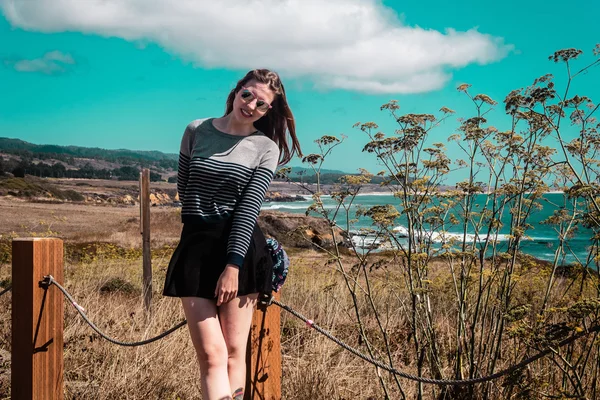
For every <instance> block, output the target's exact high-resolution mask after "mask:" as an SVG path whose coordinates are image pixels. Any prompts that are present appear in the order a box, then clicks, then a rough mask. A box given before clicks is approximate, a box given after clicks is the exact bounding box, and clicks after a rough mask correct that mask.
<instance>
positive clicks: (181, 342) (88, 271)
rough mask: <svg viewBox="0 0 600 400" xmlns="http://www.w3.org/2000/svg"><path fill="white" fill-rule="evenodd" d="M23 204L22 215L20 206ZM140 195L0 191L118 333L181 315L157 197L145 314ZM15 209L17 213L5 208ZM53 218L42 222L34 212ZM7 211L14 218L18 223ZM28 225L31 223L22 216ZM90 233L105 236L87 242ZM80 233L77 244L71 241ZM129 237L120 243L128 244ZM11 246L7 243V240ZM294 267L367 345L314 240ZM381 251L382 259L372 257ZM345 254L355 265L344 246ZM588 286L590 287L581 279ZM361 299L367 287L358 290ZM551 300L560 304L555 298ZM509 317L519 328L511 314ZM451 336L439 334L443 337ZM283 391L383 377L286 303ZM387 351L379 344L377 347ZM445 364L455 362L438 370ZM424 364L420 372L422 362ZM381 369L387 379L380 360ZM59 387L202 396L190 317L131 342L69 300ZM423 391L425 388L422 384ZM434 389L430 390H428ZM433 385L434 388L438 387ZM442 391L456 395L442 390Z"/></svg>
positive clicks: (401, 296)
mask: <svg viewBox="0 0 600 400" xmlns="http://www.w3.org/2000/svg"><path fill="white" fill-rule="evenodd" d="M17 210H18V213H19V214H18V216H17V214H16V211H17ZM137 212H138V211H137V208H136V207H106V206H84V205H73V204H37V203H27V202H18V203H15V202H11V201H6V200H0V215H1V216H2V220H3V221H2V222H3V224H2V230H3V234H5V233H9V232H12V231H15V232H18V233H19V234H20V235H28V234H33V233H34V232H35V233H36V234H40V233H43V232H44V231H45V232H46V233H48V232H51V233H54V234H57V235H58V236H60V237H63V238H64V239H65V240H66V241H67V248H70V249H78V252H75V251H73V250H69V251H70V252H69V254H67V261H66V265H65V286H66V288H67V289H68V290H69V291H70V292H71V293H72V294H73V296H74V297H75V298H76V299H77V301H78V303H79V304H80V305H81V306H82V307H84V308H85V310H86V312H87V313H88V315H89V316H90V318H91V320H92V321H94V322H95V323H96V324H97V325H98V326H99V327H100V328H101V329H103V330H104V331H105V332H107V333H108V334H109V335H111V336H112V337H115V338H117V339H119V340H123V341H134V340H139V339H142V338H148V337H151V336H154V335H155V334H157V333H159V332H162V331H164V330H166V329H167V328H169V327H171V326H173V325H175V324H176V323H177V322H179V321H180V320H181V319H182V318H183V314H182V311H181V308H180V305H179V303H178V301H177V300H176V299H171V298H163V297H162V296H161V295H160V290H161V289H162V279H163V277H164V272H165V270H166V266H167V263H168V259H169V256H170V251H171V248H170V247H168V246H166V247H164V246H163V245H164V244H171V245H172V244H174V243H175V242H176V240H177V236H178V234H179V228H180V224H179V223H178V214H177V212H176V211H175V210H174V209H162V208H153V209H152V229H153V238H154V239H153V249H154V251H153V270H154V283H153V287H154V292H155V293H154V302H153V318H152V320H151V321H150V322H146V320H145V318H144V313H143V308H142V301H141V297H140V293H141V265H142V261H141V258H140V256H139V252H137V251H130V252H128V251H125V250H126V249H128V248H133V249H135V248H139V243H140V241H141V238H140V235H139V230H138V229H139V228H138V224H137V219H136V218H137ZM11 215H12V217H13V218H11ZM43 217H45V221H51V220H52V221H54V222H52V223H50V222H48V223H44V224H42V223H41V222H40V221H41V219H42V218H43ZM14 220H18V221H20V222H21V224H22V226H21V225H18V224H17V223H16V222H15V221H14ZM25 227H26V228H25ZM90 242H105V243H106V244H105V245H103V247H93V246H91V245H90ZM78 245H79V247H78ZM124 249H125V250H124ZM5 250H6V248H5ZM289 253H290V256H291V259H292V268H291V271H290V275H289V279H288V281H287V283H286V285H285V287H284V291H283V295H282V301H283V302H284V303H286V304H289V305H291V306H292V307H293V308H295V309H297V310H298V311H300V312H301V313H302V314H304V315H306V316H307V317H309V318H311V319H313V320H314V321H315V322H316V323H318V324H319V325H321V326H322V327H324V328H326V329H329V330H330V331H331V332H332V333H334V334H335V335H337V336H339V337H340V338H342V339H343V340H345V341H346V342H348V343H349V344H351V345H352V346H356V347H358V348H359V349H361V351H365V347H364V343H362V342H361V341H360V335H359V334H358V331H357V325H356V322H355V319H354V316H353V315H352V313H353V311H352V300H351V298H350V296H349V295H348V291H347V289H346V288H345V286H344V283H343V280H342V277H341V275H340V273H339V271H337V270H336V268H335V267H333V266H327V265H326V257H325V256H324V254H323V253H321V252H317V251H315V250H311V249H289ZM391 260H392V255H390V254H388V255H382V256H381V257H379V258H375V259H372V260H371V261H372V262H373V263H375V264H376V265H377V268H376V270H375V271H374V273H372V274H371V279H372V282H371V284H372V287H373V290H374V293H375V295H374V296H373V299H374V301H375V302H376V303H377V304H376V306H377V308H378V309H379V310H385V312H384V314H383V316H384V318H385V321H384V322H385V324H386V327H387V331H388V333H389V340H390V343H391V346H390V348H391V352H392V358H393V361H394V365H395V366H396V367H397V368H399V369H401V370H403V371H407V372H411V373H415V372H416V371H415V360H413V359H411V358H410V357H407V354H409V353H410V349H409V347H410V346H411V344H410V327H409V321H408V319H407V312H406V302H407V301H408V298H409V296H408V295H407V291H406V288H405V287H404V282H403V280H402V278H401V276H402V274H401V272H400V271H399V270H397V268H398V267H397V266H394V263H392V262H391ZM377 261H382V264H377ZM342 262H343V263H344V264H345V265H347V266H352V265H353V262H354V260H353V259H352V257H351V256H349V255H346V256H343V259H342ZM517 273H518V275H519V279H520V281H521V282H524V283H525V284H523V285H519V286H518V288H517V291H518V294H517V295H516V297H517V298H521V299H523V301H524V302H527V303H528V304H533V305H534V307H535V303H536V302H538V301H540V299H541V296H540V293H539V291H538V289H537V288H538V285H536V282H538V281H540V282H541V281H543V279H544V278H545V277H546V276H547V274H549V273H550V270H549V269H548V268H546V267H544V266H543V265H541V266H540V265H538V266H535V267H534V266H531V265H529V266H528V267H527V268H521V269H520V270H519V271H517ZM449 276H450V275H449V272H448V271H447V270H446V267H444V263H441V262H439V263H433V264H432V265H431V274H430V279H431V281H432V283H431V287H432V290H431V292H430V293H431V296H432V297H431V300H432V304H435V305H436V307H438V309H437V310H436V312H435V314H434V315H435V316H436V320H435V321H433V323H434V325H435V326H436V328H437V331H438V332H439V333H440V335H441V336H442V340H441V343H447V346H445V347H446V348H445V349H442V351H441V353H442V354H445V356H446V357H448V358H452V357H453V352H452V341H453V340H454V339H453V335H454V332H453V327H452V319H453V318H454V316H453V313H454V312H455V311H454V308H455V307H454V305H453V304H451V302H450V301H449V300H448V299H451V298H452V292H453V290H454V289H453V286H452V283H451V280H450V279H449ZM9 279H10V266H9V265H8V264H7V263H4V264H2V265H1V266H0V281H1V282H7V281H8V280H9ZM597 283H598V280H597V279H596V277H592V278H590V277H588V278H587V280H586V282H581V275H578V274H577V273H573V274H571V275H568V274H567V275H564V276H561V277H559V280H558V282H557V285H556V287H555V289H556V290H555V292H554V293H555V295H556V296H559V295H560V294H561V293H567V295H566V296H564V299H563V300H562V302H563V303H564V304H569V303H570V302H572V301H573V299H571V297H570V295H569V294H568V293H569V291H568V288H569V285H571V286H573V287H578V286H579V285H581V284H583V285H584V286H586V288H587V287H589V288H590V290H591V289H593V287H594V285H597ZM586 290H587V289H586ZM10 301H11V294H7V295H5V296H2V297H1V298H0V310H1V311H0V349H1V352H0V398H6V397H7V396H9V392H10V387H9V382H10V379H9V378H8V377H9V366H10V364H9V361H8V360H9V357H10ZM359 303H360V304H361V306H360V307H362V308H364V309H366V308H368V304H367V303H366V300H365V299H359ZM554 303H555V304H559V305H560V304H561V301H559V300H558V299H556V301H554ZM363 315H365V316H366V317H365V319H364V320H363V321H362V323H363V326H364V328H365V329H366V330H367V335H368V337H370V338H371V341H372V342H373V343H372V344H373V345H374V347H378V346H379V347H380V345H381V343H377V341H381V340H383V338H382V337H381V336H380V335H379V334H378V332H379V329H378V327H377V321H376V319H375V318H374V317H373V316H371V317H369V313H368V312H365V313H364V314H363ZM513 329H518V324H516V325H514V328H513ZM444 338H446V339H444ZM281 340H282V347H283V372H284V375H283V391H284V394H283V398H285V399H292V400H294V399H380V398H383V393H382V389H381V386H380V383H379V377H378V373H377V371H376V369H375V368H374V367H373V366H371V365H369V364H368V363H366V362H364V361H362V360H360V359H357V358H356V357H354V356H353V355H351V354H349V353H348V352H346V351H344V350H342V349H341V348H340V347H338V346H337V345H336V344H334V343H333V342H331V341H329V340H328V339H326V338H325V337H323V336H321V335H320V334H318V333H317V332H315V331H313V330H310V329H308V328H307V327H306V325H305V324H304V323H302V322H301V321H299V320H297V319H296V318H295V317H293V316H291V315H289V314H287V313H285V312H284V313H283V314H282V338H281ZM514 343H515V342H513V341H512V340H511V339H510V338H507V339H506V343H505V356H504V357H503V358H502V360H501V365H499V366H498V367H499V368H498V369H501V368H503V367H505V366H508V365H510V364H511V363H513V362H514V361H515V360H517V359H519V357H520V356H521V355H522V354H520V352H522V351H523V349H521V348H519V347H513V346H514ZM377 357H378V358H380V359H385V357H386V356H385V354H382V353H381V354H380V353H378V354H377ZM551 364H552V362H551V361H550V360H542V361H539V362H536V363H534V364H533V365H532V366H531V367H530V368H531V370H532V371H535V372H536V374H538V373H540V371H551V370H550V368H549V366H550V365H551ZM442 372H443V373H444V375H446V376H451V375H452V371H442ZM425 375H427V373H425ZM381 376H382V378H383V379H384V380H386V381H390V382H391V380H392V379H393V378H392V377H391V376H389V375H388V374H387V373H385V372H381ZM64 377H65V382H66V386H65V390H66V398H67V399H124V398H127V399H197V398H200V389H199V384H198V382H199V380H198V368H197V365H196V361H195V355H194V350H193V347H192V345H191V343H190V340H189V336H188V333H187V331H186V329H180V330H179V331H177V332H175V333H173V334H172V335H170V336H169V337H167V338H165V339H163V340H160V341H159V342H157V343H154V344H150V345H147V346H142V347H137V348H125V347H119V346H116V345H113V344H111V343H109V342H107V341H105V340H103V339H101V338H99V337H98V335H96V334H95V333H94V332H93V331H92V330H91V329H90V328H89V327H88V326H87V325H86V324H85V323H84V322H83V321H82V320H81V319H80V317H79V316H78V314H76V312H75V310H74V309H73V308H72V307H71V306H70V305H65V375H64ZM503 383H504V380H498V381H496V382H494V383H493V384H492V385H491V389H490V394H491V398H500V397H498V396H499V395H498V393H500V392H501V388H502V385H503ZM402 387H403V390H404V395H405V396H406V397H407V398H413V397H414V396H415V394H416V385H414V384H412V383H408V382H406V381H403V384H402ZM426 392H429V391H426ZM429 393H431V392H429ZM438 395H439V392H438ZM444 398H452V395H451V394H448V393H447V394H446V395H445V397H444Z"/></svg>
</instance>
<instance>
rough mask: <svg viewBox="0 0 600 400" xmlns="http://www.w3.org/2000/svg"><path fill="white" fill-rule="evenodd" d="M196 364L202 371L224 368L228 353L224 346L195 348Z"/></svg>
mask: <svg viewBox="0 0 600 400" xmlns="http://www.w3.org/2000/svg"><path fill="white" fill-rule="evenodd" d="M196 354H197V356H198V362H199V363H200V367H201V368H203V369H209V368H218V367H226V366H227V362H228V361H227V359H228V355H227V354H228V352H227V347H226V346H225V345H224V344H216V343H213V344H204V345H202V346H198V347H197V348H196Z"/></svg>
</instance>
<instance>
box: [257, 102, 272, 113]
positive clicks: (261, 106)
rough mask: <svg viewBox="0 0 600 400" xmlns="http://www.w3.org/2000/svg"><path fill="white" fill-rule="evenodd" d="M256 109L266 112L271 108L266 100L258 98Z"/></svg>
mask: <svg viewBox="0 0 600 400" xmlns="http://www.w3.org/2000/svg"><path fill="white" fill-rule="evenodd" d="M256 109H257V110H258V111H262V112H265V111H267V110H268V109H269V105H268V104H267V103H265V102H264V101H262V100H258V101H257V102H256Z"/></svg>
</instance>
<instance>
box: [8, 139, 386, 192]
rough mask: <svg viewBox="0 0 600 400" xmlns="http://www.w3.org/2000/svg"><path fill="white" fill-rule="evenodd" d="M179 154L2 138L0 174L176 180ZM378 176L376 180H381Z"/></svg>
mask: <svg viewBox="0 0 600 400" xmlns="http://www.w3.org/2000/svg"><path fill="white" fill-rule="evenodd" d="M178 157H179V155H178V154H172V153H162V152H160V151H139V150H127V149H119V150H107V149H101V148H97V147H79V146H57V145H53V144H33V143H29V142H25V141H23V140H20V139H11V138H5V137H0V176H2V175H3V174H4V173H5V172H8V173H10V174H12V175H14V176H16V177H24V176H25V175H33V176H38V177H54V178H85V179H118V180H137V179H138V176H139V170H140V168H149V169H150V171H151V175H150V179H151V180H152V181H160V180H169V181H170V182H175V181H176V174H177V160H178ZM344 175H353V174H349V173H348V172H344V171H340V170H334V169H322V170H321V177H320V182H321V183H325V184H333V183H336V182H339V178H340V177H342V176H344ZM288 177H289V179H290V180H292V181H296V182H305V183H315V182H316V181H317V179H316V176H315V172H314V171H313V169H312V168H305V167H292V169H291V172H290V173H289V174H288ZM380 181H381V178H380V177H374V179H373V183H379V182H380Z"/></svg>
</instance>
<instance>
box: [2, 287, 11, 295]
mask: <svg viewBox="0 0 600 400" xmlns="http://www.w3.org/2000/svg"><path fill="white" fill-rule="evenodd" d="M11 289H12V285H8V286H7V287H5V288H4V289H2V290H0V297H2V295H4V294H6V293H8V292H10V290H11Z"/></svg>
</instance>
